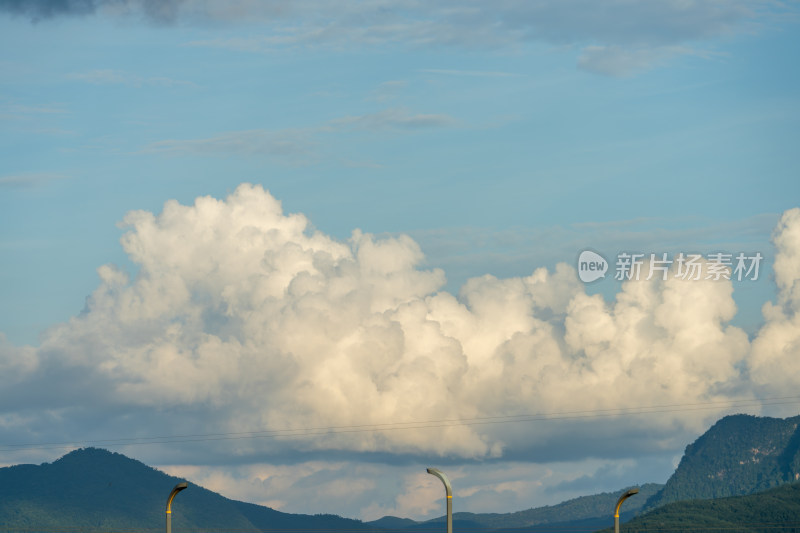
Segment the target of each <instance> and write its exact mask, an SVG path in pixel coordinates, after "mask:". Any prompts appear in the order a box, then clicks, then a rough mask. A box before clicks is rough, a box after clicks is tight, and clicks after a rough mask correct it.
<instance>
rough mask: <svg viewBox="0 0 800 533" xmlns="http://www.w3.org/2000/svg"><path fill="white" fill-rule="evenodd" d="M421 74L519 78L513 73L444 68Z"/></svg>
mask: <svg viewBox="0 0 800 533" xmlns="http://www.w3.org/2000/svg"><path fill="white" fill-rule="evenodd" d="M420 72H426V73H428V74H442V75H445V76H469V77H474V78H511V77H516V76H519V74H514V73H512V72H499V71H491V70H452V69H442V68H424V69H421V70H420Z"/></svg>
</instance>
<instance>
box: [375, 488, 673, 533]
mask: <svg viewBox="0 0 800 533" xmlns="http://www.w3.org/2000/svg"><path fill="white" fill-rule="evenodd" d="M661 488H663V485H659V484H656V483H647V484H645V485H642V486H641V487H640V493H639V494H638V495H637V496H636V497H634V498H631V499H630V500H628V501H627V502H626V503H625V513H623V515H624V517H626V518H630V517H632V516H634V515H635V514H636V513H638V512H639V511H640V510H641V509H642V507H643V506H644V504H645V502H646V501H647V499H648V498H649V497H651V496H653V495H654V494H656V493H657V492H658V491H659V490H661ZM625 490H626V488H623V489H620V490H618V491H616V492H603V493H601V494H595V495H592V496H581V497H580V498H574V499H572V500H567V501H565V502H563V503H559V504H557V505H548V506H545V507H537V508H533V509H527V510H525V511H519V512H516V513H505V514H499V513H453V530H454V531H456V530H457V531H487V530H492V531H498V532H505V531H515V530H523V529H524V530H525V531H528V532H534V531H540V530H542V531H547V530H551V529H553V528H554V527H557V528H559V529H564V528H566V529H569V528H572V527H577V528H578V529H593V528H594V529H597V528H601V527H604V526H606V525H608V522H609V520H613V519H612V517H613V513H614V506H615V505H616V503H617V499H618V498H619V496H620V494H622V493H623V492H625ZM444 520H445V517H443V516H442V517H438V518H434V519H433V520H428V521H425V522H415V521H413V520H408V519H401V518H396V517H383V518H381V519H380V520H376V521H374V522H368V524H369V525H373V526H376V527H386V528H389V529H394V530H403V531H404V532H406V533H424V532H428V531H441V530H442V524H443V523H444ZM538 526H547V527H538Z"/></svg>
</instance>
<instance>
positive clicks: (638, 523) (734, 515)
mask: <svg viewBox="0 0 800 533" xmlns="http://www.w3.org/2000/svg"><path fill="white" fill-rule="evenodd" d="M604 531H611V529H609V530H604ZM620 531H621V532H625V533H635V532H645V531H651V532H652V531H658V532H659V533H669V532H672V531H716V532H719V533H725V532H726V531H731V532H733V531H735V532H741V533H744V532H752V533H789V532H791V533H797V532H799V531H800V483H793V484H789V485H784V486H781V487H777V488H774V489H770V490H768V491H765V492H762V493H758V494H751V495H748V496H731V497H728V498H718V499H714V500H692V501H684V502H677V503H670V504H668V505H665V506H663V507H660V508H658V509H655V510H653V511H650V512H649V513H645V514H643V515H641V516H639V517H637V518H634V519H633V520H631V521H630V522H628V523H627V524H623V525H622V526H621V527H620Z"/></svg>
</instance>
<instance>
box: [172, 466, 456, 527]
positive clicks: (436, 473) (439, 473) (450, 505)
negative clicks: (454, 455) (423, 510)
mask: <svg viewBox="0 0 800 533" xmlns="http://www.w3.org/2000/svg"><path fill="white" fill-rule="evenodd" d="M428 473H429V474H432V475H434V476H436V477H438V478H439V479H441V480H442V483H444V491H445V494H447V533H453V489H452V488H450V480H449V479H447V476H446V475H445V473H444V472H442V471H441V470H439V469H437V468H428ZM167 533H169V532H167Z"/></svg>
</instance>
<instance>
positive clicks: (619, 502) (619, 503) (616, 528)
mask: <svg viewBox="0 0 800 533" xmlns="http://www.w3.org/2000/svg"><path fill="white" fill-rule="evenodd" d="M634 494H639V487H634V488H632V489H630V490H629V491H628V492H626V493H625V494H623V495H622V496H620V497H619V500H617V507H616V508H615V509H614V533H619V508H620V507H621V506H622V502H624V501H625V500H627V499H628V498H630V497H631V496H633V495H634ZM167 533H169V532H167Z"/></svg>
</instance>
